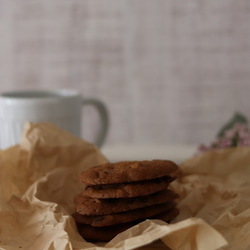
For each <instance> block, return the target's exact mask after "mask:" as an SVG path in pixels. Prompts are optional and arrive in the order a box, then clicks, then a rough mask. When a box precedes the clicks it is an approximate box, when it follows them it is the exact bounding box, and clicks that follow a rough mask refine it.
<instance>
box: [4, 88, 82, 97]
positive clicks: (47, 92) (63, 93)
mask: <svg viewBox="0 0 250 250" xmlns="http://www.w3.org/2000/svg"><path fill="white" fill-rule="evenodd" d="M78 96H80V93H79V92H78V91H77V90H74V89H27V90H13V91H5V92H2V93H0V98H1V99H12V100H34V99H39V100H40V99H55V98H72V97H73V98H75V97H78Z"/></svg>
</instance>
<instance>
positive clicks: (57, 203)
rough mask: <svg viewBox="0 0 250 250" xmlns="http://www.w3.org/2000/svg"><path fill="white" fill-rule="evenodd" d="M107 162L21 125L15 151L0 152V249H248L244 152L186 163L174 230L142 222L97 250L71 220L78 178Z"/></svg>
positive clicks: (248, 152) (85, 147)
mask: <svg viewBox="0 0 250 250" xmlns="http://www.w3.org/2000/svg"><path fill="white" fill-rule="evenodd" d="M107 160H108V159H106V157H105V156H104V155H103V154H102V153H101V152H100V151H99V150H98V149H97V148H96V147H95V145H93V144H91V143H88V142H85V141H84V140H82V139H79V138H76V137H74V136H73V135H71V134H69V133H67V132H66V131H63V130H61V129H59V128H57V127H56V126H54V125H52V124H46V123H37V124H32V123H27V124H26V126H25V128H24V132H23V137H22V139H21V142H20V145H17V146H15V147H12V148H9V149H7V150H4V151H1V150H0V181H1V183H0V222H1V223H0V249H11V250H13V249H27V250H29V249H49V250H53V249H60V250H61V249H62V250H64V249H65V250H66V249H67V250H68V249H93V250H98V249H135V248H137V247H143V246H145V247H146V249H155V248H154V245H153V244H154V243H153V244H151V245H148V244H149V243H152V242H155V241H156V240H159V239H161V241H162V242H163V243H164V244H163V246H166V248H167V246H168V247H169V248H171V249H185V250H188V249H190V250H191V249H192V250H194V249H202V250H212V249H220V248H221V249H248V248H249V246H250V233H249V232H250V198H249V197H250V181H249V179H250V178H249V176H250V166H249V165H250V148H237V149H227V150H222V151H220V152H208V153H205V154H203V155H200V156H196V157H192V158H190V159H188V160H186V161H185V162H183V164H181V165H180V168H181V170H182V174H181V175H180V177H179V178H178V180H176V181H175V182H174V183H173V184H172V188H173V189H174V190H175V191H176V192H178V193H179V194H180V199H179V201H178V204H179V205H178V206H179V208H180V215H179V216H178V218H177V219H176V220H175V221H174V222H173V223H171V224H169V225H168V224H167V223H165V222H162V221H160V220H146V221H144V222H142V223H140V224H138V225H136V226H134V227H132V228H130V229H128V230H127V231H125V232H123V233H121V234H119V235H118V236H117V237H115V238H114V239H113V240H111V241H110V242H108V243H106V244H98V245H96V244H93V243H88V242H86V241H85V240H84V239H82V238H81V237H80V235H79V234H78V232H77V230H76V227H75V223H74V220H73V219H72V217H71V213H72V212H73V211H74V204H73V198H74V196H75V195H76V194H77V193H79V192H81V190H83V187H82V185H81V184H79V183H78V182H77V178H78V176H79V174H80V172H82V171H83V170H84V169H87V168H89V167H91V166H93V165H96V164H100V163H103V162H106V161H107ZM146 245H148V247H149V248H147V246H146ZM150 246H152V248H150ZM160 248H162V247H160ZM140 249H142V248H140ZM158 249H159V248H158Z"/></svg>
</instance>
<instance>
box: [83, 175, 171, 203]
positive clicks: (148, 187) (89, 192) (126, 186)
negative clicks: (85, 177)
mask: <svg viewBox="0 0 250 250" xmlns="http://www.w3.org/2000/svg"><path fill="white" fill-rule="evenodd" d="M173 180H174V178H173V177H170V176H168V177H162V178H158V179H154V180H147V181H138V182H129V183H118V184H105V185H94V186H87V187H86V188H85V191H84V195H85V196H89V197H92V198H99V199H111V198H130V197H137V196H144V195H149V194H153V193H156V192H159V191H162V190H164V189H166V188H167V187H168V185H169V183H171V182H172V181H173Z"/></svg>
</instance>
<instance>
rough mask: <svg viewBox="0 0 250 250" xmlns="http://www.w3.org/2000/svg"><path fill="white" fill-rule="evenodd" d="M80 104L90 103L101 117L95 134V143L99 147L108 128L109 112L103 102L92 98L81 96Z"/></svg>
mask: <svg viewBox="0 0 250 250" xmlns="http://www.w3.org/2000/svg"><path fill="white" fill-rule="evenodd" d="M82 105H91V106H94V107H95V108H96V110H97V111H98V114H99V115H100V118H101V128H100V131H99V134H98V135H97V138H96V141H95V145H96V146H97V147H98V148H100V147H101V146H102V145H103V143H104V141H105V139H106V136H107V132H108V128H109V113H108V110H107V108H106V106H105V105H104V103H103V102H101V101H99V100H97V99H93V98H83V99H82Z"/></svg>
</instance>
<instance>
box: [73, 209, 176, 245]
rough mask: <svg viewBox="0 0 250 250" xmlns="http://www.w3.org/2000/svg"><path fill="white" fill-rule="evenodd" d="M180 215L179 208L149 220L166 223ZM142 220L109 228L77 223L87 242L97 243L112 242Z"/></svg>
mask: <svg viewBox="0 0 250 250" xmlns="http://www.w3.org/2000/svg"><path fill="white" fill-rule="evenodd" d="M178 214H179V210H178V209H177V208H172V209H170V210H168V211H167V212H163V213H160V214H157V215H155V216H153V217H151V218H149V219H160V220H163V221H166V222H170V221H171V220H172V219H174V218H175V217H176V216H177V215H178ZM143 220H144V219H142V220H138V221H132V222H128V223H123V224H118V225H112V226H107V227H92V226H90V225H87V224H79V223H77V227H78V232H79V234H80V235H81V236H82V237H83V238H84V239H85V240H87V241H91V242H97V241H104V242H107V241H110V240H112V239H113V238H114V237H115V236H116V235H117V234H119V233H121V232H123V231H125V230H127V229H129V228H130V227H132V226H134V225H136V224H138V223H140V222H142V221H143Z"/></svg>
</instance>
